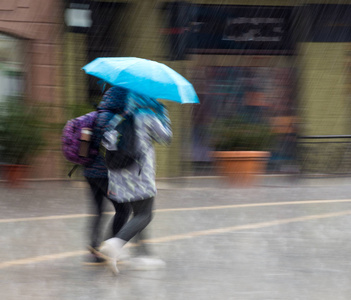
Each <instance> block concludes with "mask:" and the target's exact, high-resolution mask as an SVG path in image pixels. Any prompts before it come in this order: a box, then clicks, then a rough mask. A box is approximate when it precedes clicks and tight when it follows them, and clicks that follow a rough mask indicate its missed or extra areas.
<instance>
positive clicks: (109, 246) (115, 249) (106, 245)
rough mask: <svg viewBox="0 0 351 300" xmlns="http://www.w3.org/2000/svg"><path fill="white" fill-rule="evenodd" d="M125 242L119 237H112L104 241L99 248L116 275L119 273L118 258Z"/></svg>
mask: <svg viewBox="0 0 351 300" xmlns="http://www.w3.org/2000/svg"><path fill="white" fill-rule="evenodd" d="M124 244H125V242H124V241H122V240H120V239H118V238H112V239H108V240H106V241H104V242H103V243H102V244H101V247H100V249H99V253H100V256H101V257H102V258H104V259H106V262H107V265H108V267H109V268H110V269H111V271H112V272H113V274H115V275H117V274H118V273H119V270H118V268H117V259H119V257H120V256H121V253H122V247H123V245H124Z"/></svg>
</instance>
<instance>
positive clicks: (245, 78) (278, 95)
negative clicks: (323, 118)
mask: <svg viewBox="0 0 351 300" xmlns="http://www.w3.org/2000/svg"><path fill="white" fill-rule="evenodd" d="M193 71H194V78H195V79H194V85H195V87H196V90H197V92H198V94H199V97H200V101H201V105H200V106H198V107H196V108H194V110H193V150H192V154H193V157H192V160H193V162H211V155H210V151H213V150H214V149H213V147H212V146H211V145H212V144H213V143H212V140H211V139H212V138H214V137H213V136H212V135H211V129H212V128H213V127H214V126H215V125H216V123H217V122H218V121H220V120H221V119H228V118H241V119H245V120H246V121H248V122H249V123H252V124H256V125H263V126H268V127H270V128H271V131H272V132H273V133H274V134H275V140H274V143H272V145H271V147H272V157H271V166H272V168H280V167H281V164H282V163H283V162H284V164H285V163H286V162H287V161H291V160H294V158H295V136H296V127H295V119H296V115H295V113H296V103H295V96H294V86H295V84H294V78H295V70H294V69H293V68H272V67H222V66H218V67H217V66H208V67H201V68H199V69H197V70H193Z"/></svg>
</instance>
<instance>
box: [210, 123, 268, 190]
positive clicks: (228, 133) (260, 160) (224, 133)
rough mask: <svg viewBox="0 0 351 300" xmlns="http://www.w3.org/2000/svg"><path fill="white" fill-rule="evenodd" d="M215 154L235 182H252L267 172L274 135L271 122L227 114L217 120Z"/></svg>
mask: <svg viewBox="0 0 351 300" xmlns="http://www.w3.org/2000/svg"><path fill="white" fill-rule="evenodd" d="M212 136H213V139H212V140H213V148H214V150H215V151H213V152H212V156H213V158H214V159H215V161H216V163H217V166H218V170H219V172H220V173H221V174H222V175H225V176H227V178H229V179H230V181H231V183H233V184H238V185H250V184H252V183H253V182H254V179H255V175H257V174H262V173H263V172H265V168H266V164H267V160H268V158H269V156H270V152H269V150H270V148H271V145H272V142H273V138H274V135H273V133H272V131H271V128H270V126H269V125H266V124H262V123H252V122H250V121H247V120H245V119H244V118H238V117H236V118H226V119H222V120H219V121H217V122H214V124H213V135H212Z"/></svg>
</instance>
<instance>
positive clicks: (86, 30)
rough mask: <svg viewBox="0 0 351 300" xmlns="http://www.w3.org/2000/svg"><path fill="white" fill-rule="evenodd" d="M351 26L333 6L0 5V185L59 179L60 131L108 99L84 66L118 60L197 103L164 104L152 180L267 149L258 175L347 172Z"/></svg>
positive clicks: (27, 1) (63, 170)
mask: <svg viewBox="0 0 351 300" xmlns="http://www.w3.org/2000/svg"><path fill="white" fill-rule="evenodd" d="M350 15H351V4H350V2H349V1H340V0H338V1H333V0H330V1H321V0H320V1H315V0H310V1H307V0H306V1H298V0H288V1H286V0H260V1H257V0H245V1H244V0H228V1H224V0H223V1H217V0H202V1H201V0H193V1H190V0H189V1H161V0H157V1H156V0H147V1H146V0H129V1H121V0H120V1H113V0H100V1H93V0H91V1H87V0H14V1H7V0H1V1H0V106H1V109H0V133H1V134H0V163H1V165H0V179H2V180H4V179H6V180H8V179H9V176H10V175H9V171H8V169H9V167H10V166H18V165H24V166H26V167H25V174H24V175H21V176H25V177H27V178H33V179H38V178H47V179H60V178H67V173H68V171H69V170H70V169H71V167H72V164H70V163H69V162H67V161H66V160H65V159H64V157H63V155H62V152H61V134H62V129H63V126H64V125H65V123H66V122H67V120H69V119H71V118H74V117H77V116H80V115H82V114H84V113H86V112H89V111H92V110H94V105H96V104H97V103H98V102H99V101H100V100H101V96H102V89H101V86H100V85H99V84H98V82H97V79H95V78H93V77H89V76H88V75H86V74H85V72H84V71H82V70H81V68H82V67H83V66H84V65H85V64H87V63H88V62H90V61H92V60H93V59H95V58H97V57H115V56H119V57H124V56H133V57H141V58H147V59H152V60H155V61H159V62H161V63H165V64H166V65H168V66H170V67H171V68H173V69H175V70H176V71H178V72H179V73H180V74H182V75H183V76H184V77H185V78H187V79H188V80H189V81H190V82H191V83H192V84H193V85H194V87H195V90H196V91H197V93H198V95H199V98H200V102H201V104H199V105H179V104H176V103H171V102H167V101H165V102H164V103H165V104H166V105H167V107H168V109H169V111H170V116H171V120H172V126H173V132H174V139H173V141H172V144H171V146H170V147H169V148H164V147H159V146H156V147H157V160H158V174H157V176H158V177H159V178H163V177H179V176H204V175H206V176H212V175H216V174H218V168H217V164H216V157H217V156H216V155H215V154H214V152H216V151H219V150H222V151H223V150H226V151H228V150H240V151H246V150H251V151H253V150H254V151H269V152H270V155H269V157H268V158H266V159H265V161H266V166H265V167H264V168H263V169H261V170H260V172H263V173H266V174H304V175H316V174H317V175H320V174H337V175H345V174H349V173H350V172H351V143H350V142H351V122H350V117H349V115H350V105H351V104H350V100H351V99H350V92H351V18H350V17H349V16H350ZM74 176H76V178H79V176H81V174H80V173H79V172H77V173H76V174H75V175H74Z"/></svg>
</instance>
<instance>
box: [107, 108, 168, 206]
mask: <svg viewBox="0 0 351 300" xmlns="http://www.w3.org/2000/svg"><path fill="white" fill-rule="evenodd" d="M134 116H135V130H136V148H137V150H138V151H139V153H140V159H139V161H138V163H136V164H133V165H131V166H130V167H128V168H125V169H120V170H108V177H109V192H108V195H109V198H110V199H111V200H114V201H117V202H131V201H137V200H144V199H148V198H151V197H154V196H155V195H156V183H155V150H154V147H153V141H156V142H157V143H160V144H168V143H170V141H171V138H172V131H171V128H170V122H169V119H168V117H167V113H165V114H162V115H159V114H155V113H154V112H153V111H152V110H150V109H146V108H143V109H139V110H138V111H136V112H135V114H134Z"/></svg>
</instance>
